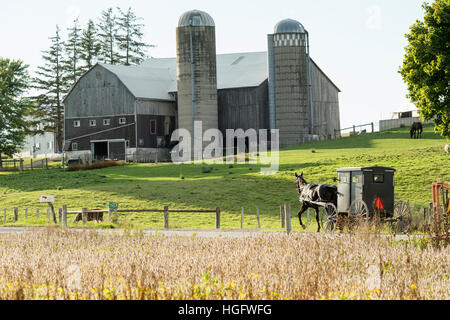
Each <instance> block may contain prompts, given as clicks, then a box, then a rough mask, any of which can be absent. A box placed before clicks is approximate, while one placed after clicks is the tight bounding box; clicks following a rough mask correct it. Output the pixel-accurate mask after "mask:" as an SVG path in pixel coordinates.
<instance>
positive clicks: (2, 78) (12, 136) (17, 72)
mask: <svg viewBox="0 0 450 320" xmlns="http://www.w3.org/2000/svg"><path fill="white" fill-rule="evenodd" d="M27 69H28V65H25V64H24V63H23V62H22V61H20V60H10V59H3V58H0V167H1V155H2V153H5V154H7V155H8V156H12V155H13V154H14V153H16V152H18V151H19V149H20V146H21V145H22V143H23V141H24V139H25V135H26V134H27V131H28V126H29V123H28V122H27V121H26V120H25V116H26V114H27V112H28V109H29V108H30V101H29V99H27V98H25V97H24V93H25V92H26V90H27V89H28V88H29V80H30V79H29V75H28V71H27Z"/></svg>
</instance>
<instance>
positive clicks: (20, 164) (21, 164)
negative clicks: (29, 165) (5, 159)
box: [19, 159, 23, 172]
mask: <svg viewBox="0 0 450 320" xmlns="http://www.w3.org/2000/svg"><path fill="white" fill-rule="evenodd" d="M19 170H20V172H22V171H23V159H20V160H19Z"/></svg>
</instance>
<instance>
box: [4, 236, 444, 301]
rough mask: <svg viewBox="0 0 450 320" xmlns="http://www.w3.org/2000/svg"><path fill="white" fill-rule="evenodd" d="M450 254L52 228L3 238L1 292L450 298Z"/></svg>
mask: <svg viewBox="0 0 450 320" xmlns="http://www.w3.org/2000/svg"><path fill="white" fill-rule="evenodd" d="M418 243H419V244H420V245H418ZM449 253H450V249H449V248H442V249H434V248H433V247H432V246H430V245H428V244H427V240H426V239H422V240H417V241H416V242H414V241H413V242H411V241H404V242H399V241H394V240H393V239H392V238H387V237H380V236H370V235H364V234H354V235H344V234H343V235H326V234H291V235H290V236H287V235H284V234H264V235H261V236H255V237H252V238H242V239H240V238H238V239H230V238H222V237H218V238H211V239H207V238H206V239H205V238H196V237H164V236H157V235H153V236H144V235H143V234H142V233H138V234H136V235H132V234H130V233H126V234H125V235H118V234H114V235H113V234H106V233H99V232H97V231H82V232H81V231H70V230H61V229H57V228H49V229H46V230H42V231H34V232H28V233H23V234H6V235H1V236H0V256H1V257H2V259H1V260H0V299H296V300H299V299H449V298H450V261H449V257H450V254H449Z"/></svg>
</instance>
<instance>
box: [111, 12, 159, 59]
mask: <svg viewBox="0 0 450 320" xmlns="http://www.w3.org/2000/svg"><path fill="white" fill-rule="evenodd" d="M117 10H118V11H119V16H118V18H117V20H118V22H117V24H118V28H119V29H118V34H117V41H118V47H119V49H120V55H119V56H120V62H121V64H123V65H126V66H129V65H131V64H140V63H141V62H142V61H143V60H144V59H146V58H147V54H146V49H147V48H149V47H152V46H150V45H148V44H146V43H145V42H143V41H142V37H143V35H144V33H143V32H142V28H143V27H144V24H142V23H139V21H140V20H142V18H138V17H136V15H135V14H134V12H133V11H132V10H131V7H130V8H128V10H127V11H126V12H124V11H122V10H121V9H120V8H119V7H118V8H117Z"/></svg>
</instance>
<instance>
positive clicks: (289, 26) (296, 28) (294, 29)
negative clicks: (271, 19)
mask: <svg viewBox="0 0 450 320" xmlns="http://www.w3.org/2000/svg"><path fill="white" fill-rule="evenodd" d="M305 32H306V31H305V28H304V27H303V25H302V24H301V23H300V22H298V21H297V20H293V19H284V20H281V21H280V22H278V23H277V25H276V26H275V32H274V33H305Z"/></svg>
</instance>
